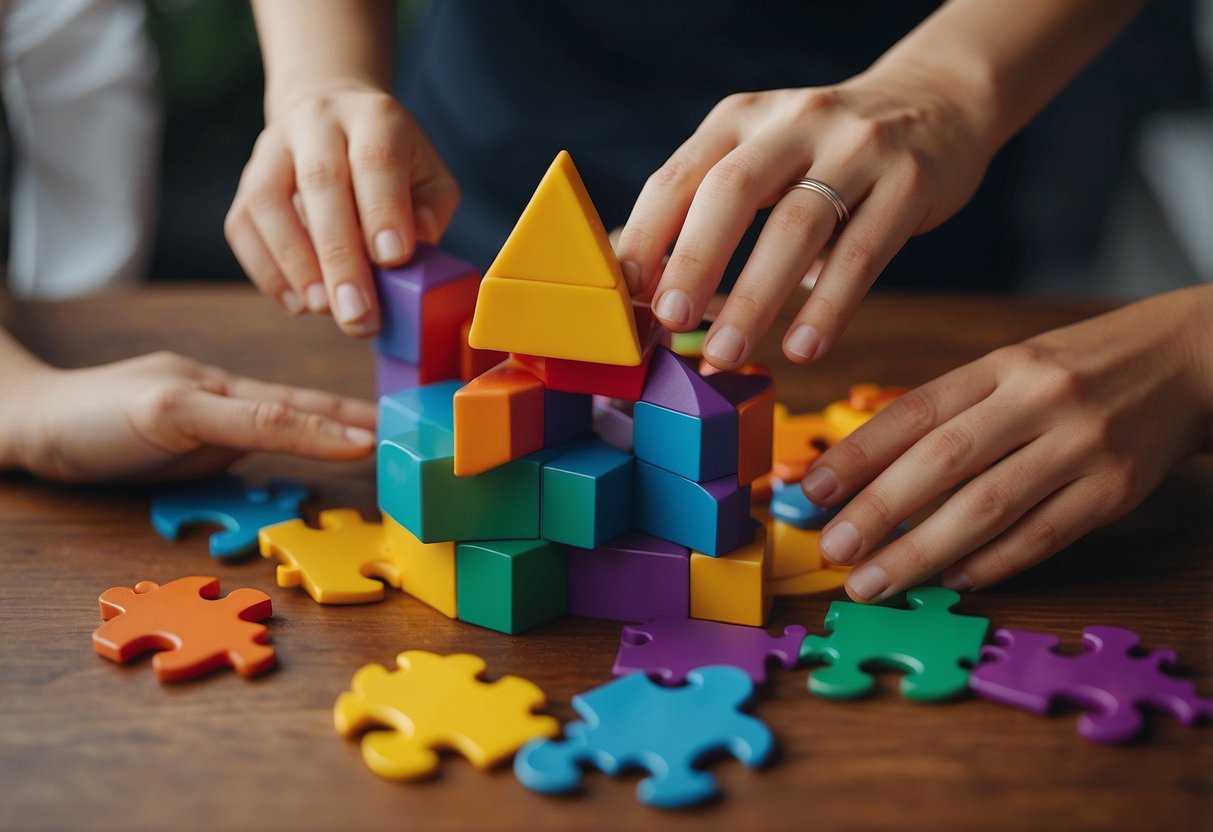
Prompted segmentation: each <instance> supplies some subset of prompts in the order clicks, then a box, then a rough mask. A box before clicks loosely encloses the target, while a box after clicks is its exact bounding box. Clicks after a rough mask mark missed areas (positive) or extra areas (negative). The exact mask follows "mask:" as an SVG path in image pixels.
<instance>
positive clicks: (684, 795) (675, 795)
mask: <svg viewBox="0 0 1213 832" xmlns="http://www.w3.org/2000/svg"><path fill="white" fill-rule="evenodd" d="M753 690H754V685H753V683H752V682H751V681H750V678H749V677H748V676H747V675H746V674H745V671H742V670H738V669H737V668H735V667H704V668H700V669H698V670H693V671H691V672H690V673H689V674H687V684H686V686H684V687H678V688H670V687H662V686H661V685H658V684H657V683H655V682H653V681H652V680H651V679H649V678H648V677H647V676H645V675H644V674H643V673H633V674H632V675H630V676H624V677H623V678H621V679H616V680H614V681H612V682H608V683H607V684H605V685H602V686H601V687H598V688H595V689H594V690H591V691H589V692H587V693H582V694H578V695H577V696H575V697H573V709H574V710H576V711H577V713H578V714H579V715H580V716H581V719H582V721H580V722H572V723H569V724H568V725H566V726H565V739H563V740H535V741H532V742H531V743H529V744H527V745H526V746H524V747H523V748H522V750H521V751H519V752H518V756H517V757H515V758H514V773H515V774H516V775H517V776H518V779H519V781H521V782H522V784H523V785H524V786H526V787H527V788H530V789H534V790H535V791H539V792H548V793H561V792H569V791H572V790H574V789H576V788H577V786H578V785H579V784H580V782H581V768H580V766H582V765H592V766H594V767H595V768H597V769H599V770H600V771H602V772H604V773H605V774H609V775H615V774H619V773H621V772H624V771H627V770H630V769H635V768H641V769H644V770H646V771H647V772H649V776H648V777H646V778H644V779H643V780H641V781H640V783H639V784H638V785H637V787H636V795H637V797H638V798H639V799H640V801H641V802H642V803H647V804H649V805H650V806H658V807H661V808H666V809H671V808H679V807H683V806H692V805H694V804H696V803H702V802H703V801H705V800H708V799H710V798H712V797H714V796H715V795H716V794H717V787H716V779H715V778H714V777H712V775H711V774H708V773H707V772H705V771H700V770H699V769H697V768H696V765H697V764H700V763H701V762H702V761H703V760H704V759H705V758H707V757H709V756H711V755H713V754H715V753H716V752H721V751H724V752H728V753H729V754H731V755H733V756H734V757H736V758H737V759H738V760H740V761H741V762H742V763H743V764H744V765H746V766H750V767H756V766H760V765H762V764H763V763H764V762H766V761H767V759H769V758H770V756H771V753H772V752H773V750H774V747H775V741H774V739H773V737H772V736H771V732H770V730H769V729H768V728H767V727H766V725H764V724H763V723H762V722H761V721H760V720H759V719H757V718H755V717H753V716H750V715H748V714H745V713H741V712H740V710H739V709H740V708H741V707H742V706H743V705H744V704H745V703H746V702H747V701H748V700H749V698H750V696H751V694H752V693H753Z"/></svg>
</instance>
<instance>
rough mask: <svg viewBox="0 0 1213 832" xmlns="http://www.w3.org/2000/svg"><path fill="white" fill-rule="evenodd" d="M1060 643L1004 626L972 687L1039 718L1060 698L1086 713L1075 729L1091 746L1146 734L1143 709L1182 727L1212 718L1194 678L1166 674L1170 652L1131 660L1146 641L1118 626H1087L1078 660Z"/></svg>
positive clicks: (1211, 705) (1212, 703)
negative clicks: (1166, 716) (1172, 719)
mask: <svg viewBox="0 0 1213 832" xmlns="http://www.w3.org/2000/svg"><path fill="white" fill-rule="evenodd" d="M1059 641H1060V639H1058V637H1057V636H1055V635H1052V634H1050V633H1035V632H1031V631H1028V630H1006V629H1000V630H998V631H996V632H995V633H994V644H993V645H987V646H986V647H985V648H983V649H982V658H983V660H984V661H983V663H982V664H981V665H979V666H978V667H977V669H976V670H974V671H973V675H972V676H971V677H970V678H969V686H970V687H971V688H972V689H973V690H974V691H976V692H977V693H979V694H980V695H981V696H983V697H985V698H986V699H990V700H993V701H995V702H999V703H1001V704H1003V705H1009V706H1010V707H1013V708H1022V709H1023V710H1026V711H1032V712H1033V713H1037V714H1044V713H1047V712H1048V710H1049V706H1050V705H1051V704H1052V703H1053V702H1055V701H1061V702H1068V703H1071V704H1073V705H1077V706H1079V707H1082V708H1088V709H1090V710H1091V711H1092V712H1091V713H1086V714H1083V716H1082V718H1081V719H1079V721H1078V732H1079V733H1080V734H1082V735H1083V736H1084V737H1086V738H1087V739H1089V740H1093V741H1094V742H1123V741H1125V740H1128V739H1132V737H1133V736H1134V735H1136V734H1137V732H1138V731H1139V730H1141V725H1142V718H1141V713H1140V712H1139V711H1138V708H1139V706H1143V705H1144V706H1148V707H1150V708H1152V709H1156V710H1162V711H1166V712H1167V713H1170V714H1171V715H1172V716H1174V717H1175V718H1176V719H1178V720H1179V721H1180V722H1181V723H1183V724H1184V725H1191V724H1192V723H1194V722H1196V721H1197V720H1198V719H1200V718H1201V717H1204V718H1206V719H1208V718H1213V699H1208V698H1204V697H1200V696H1198V695H1197V694H1196V686H1195V684H1194V683H1193V682H1192V681H1191V680H1190V679H1179V678H1176V677H1173V676H1168V675H1166V674H1165V673H1164V672H1163V671H1164V670H1169V669H1171V668H1173V667H1174V665H1175V653H1174V652H1173V651H1171V650H1156V651H1155V652H1153V653H1149V654H1147V655H1145V656H1135V655H1132V652H1131V651H1133V650H1134V649H1135V648H1137V647H1138V646H1139V644H1140V643H1141V640H1140V638H1139V637H1138V635H1137V634H1136V633H1134V632H1133V631H1131V630H1124V629H1121V628H1120V627H1086V628H1085V629H1083V631H1082V642H1083V652H1082V653H1080V654H1079V655H1077V656H1063V655H1060V654H1058V653H1057V652H1056V648H1057V645H1058V643H1059Z"/></svg>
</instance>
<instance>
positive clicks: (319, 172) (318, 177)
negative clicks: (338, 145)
mask: <svg viewBox="0 0 1213 832" xmlns="http://www.w3.org/2000/svg"><path fill="white" fill-rule="evenodd" d="M295 175H296V177H297V182H298V185H299V188H300V190H305V191H316V190H324V189H326V188H335V187H338V186H339V185H343V184H345V179H346V169H345V165H343V164H341V163H339V162H337V161H335V160H333V159H309V160H308V161H307V162H305V163H303V164H302V165H300V166H299V168H298V171H297V172H296V174H295Z"/></svg>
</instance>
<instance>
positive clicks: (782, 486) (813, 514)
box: [771, 477, 842, 529]
mask: <svg viewBox="0 0 1213 832" xmlns="http://www.w3.org/2000/svg"><path fill="white" fill-rule="evenodd" d="M771 484H772V493H771V516H772V517H774V518H775V519H776V520H781V521H783V522H784V523H787V524H788V525H789V526H795V527H796V528H798V529H820V528H822V527H823V526H824V525H825V524H826V523H828V522H830V520H831V519H833V517H834V515H835V514H837V513H838V512H839V510H840V509H841V508H842V507H841V506H836V507H834V508H826V507H825V506H819V505H817V503H814V502H813V501H812V500H810V499H809V498H808V497H806V496H805V494H804V490H803V489H802V488H801V487H800V483H798V482H797V483H782V482H780V481H779V480H777V479H775V478H773V477H772V479H771Z"/></svg>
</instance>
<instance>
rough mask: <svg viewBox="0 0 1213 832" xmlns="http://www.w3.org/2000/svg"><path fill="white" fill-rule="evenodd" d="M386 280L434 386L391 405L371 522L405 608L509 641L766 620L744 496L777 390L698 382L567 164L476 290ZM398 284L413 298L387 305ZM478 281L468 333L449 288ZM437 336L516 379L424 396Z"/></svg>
mask: <svg viewBox="0 0 1213 832" xmlns="http://www.w3.org/2000/svg"><path fill="white" fill-rule="evenodd" d="M456 264H458V265H456ZM453 274H460V275H462V276H458V277H453V278H449V279H446V278H447V277H449V276H450V275H453ZM438 275H443V276H444V277H443V278H439V277H438ZM379 279H380V282H381V288H380V292H381V298H382V299H383V300H384V302H385V304H388V305H391V304H398V309H406V310H412V309H419V310H421V311H420V313H418V314H417V315H414V314H413V313H412V312H411V311H409V312H407V313H406V316H405V320H407V321H408V322H409V323H411V324H413V327H414V329H416V330H417V331H420V332H421V333H422V334H421V337H420V341H421V350H420V352H419V353H414V354H415V355H417V356H418V358H417V359H416V360H418V361H419V362H420V364H419V365H418V366H420V367H421V370H419V371H418V372H417V373H415V374H414V375H413V376H412V377H410V378H409V379H408V380H409V381H418V382H423V383H422V384H421V386H410V387H409V388H408V389H403V390H400V391H398V392H390V393H387V394H386V395H384V397H383V398H382V399H381V401H380V426H379V429H380V436H381V443H380V448H379V502H380V507H381V509H382V511H383V513H384V515H385V523H386V524H387V526H388V529H389V534H390V535H391V537H392V542H391V545H392V547H393V548H394V549H395V550H396V557H397V560H399V561H400V562H401V563H402V572H403V579H402V588H403V589H404V590H405V591H407V592H409V593H411V594H413V595H414V596H416V597H418V598H420V599H421V600H423V601H425V602H426V603H429V604H430V605H431V606H433V607H435V608H436V609H439V610H441V611H442V612H444V613H445V614H447V615H451V616H457V617H458V618H459V619H461V620H464V621H468V622H471V623H474V624H479V625H481V626H485V627H489V628H492V629H495V630H499V631H502V632H506V633H516V632H520V631H522V630H525V629H528V628H530V627H533V626H536V625H538V624H541V623H543V622H545V621H547V620H550V619H552V618H555V617H557V616H560V615H563V614H565V613H572V614H575V615H584V616H592V617H601V618H611V619H617V620H627V621H639V620H645V619H647V618H651V617H653V616H679V617H686V616H688V615H692V616H696V617H704V618H713V619H717V620H722V621H731V622H735V623H745V624H762V623H764V622H765V619H766V615H767V612H768V610H769V600H768V593H767V589H766V587H765V586H764V580H765V578H766V577H768V575H769V568H770V560H769V558H768V557H767V545H766V541H767V535H766V533H765V528H764V527H763V526H762V525H761V524H759V523H757V522H756V521H755V520H754V519H753V518H752V517H751V512H750V483H751V482H753V481H754V480H755V479H756V478H758V477H761V476H765V475H767V474H768V472H769V471H770V468H771V459H772V453H771V448H772V429H773V413H774V388H773V385H772V382H771V379H770V378H768V377H766V376H764V375H742V374H730V373H718V374H715V375H712V376H710V377H704V376H701V375H700V374H699V373H698V372H697V371H696V370H695V369H694V368H693V367H692V366H691V365H690V364H688V363H687V362H686V361H685V360H684V359H682V358H680V357H679V356H677V355H675V354H674V353H672V352H671V351H670V350H669V349H667V348H666V347H665V346H664V343H663V335H664V334H665V333H664V331H663V330H662V329H661V328H660V327H659V326H658V325H657V324H656V323H655V322H654V320H653V318H652V316H651V315H649V314H647V313H642V314H639V315H638V314H637V311H636V310H635V309H634V307H633V305H632V302H631V299H630V297H629V295H628V291H627V287H626V285H625V283H624V281H623V277H622V274H621V272H620V269H619V263H618V261H617V260H616V258H615V255H614V252H613V251H612V250H611V247H610V244H609V242H608V241H607V237H606V233H605V230H604V229H603V227H602V223H601V221H600V220H599V218H598V215H597V212H596V211H595V209H594V206H593V204H592V203H591V201H590V199H589V196H588V195H587V193H586V191H585V187H584V185H583V184H582V182H581V178H580V176H579V175H578V174H577V171H576V169H575V168H574V167H573V164H572V161H571V159H569V157H568V154H567V153H561V154H560V155H559V156H558V157H557V158H556V161H555V162H554V163H553V164H552V166H551V168H550V169H549V170H548V172H547V174H546V175H545V176H544V178H543V180H542V182H541V183H540V185H539V187H538V189H537V190H536V192H535V195H534V197H533V198H532V200H531V202H530V203H529V204H528V206H527V208H526V209H525V211H524V212H523V214H522V216H521V217H520V218H519V221H518V224H517V226H516V227H515V229H514V231H513V233H512V234H511V235H510V237H509V239H508V240H507V241H506V243H505V245H504V246H503V248H502V250H501V252H500V254H499V255H498V257H497V259H496V260H495V261H494V262H493V264H492V265H491V266H490V267H489V269H488V270H487V271H486V273H485V277H484V279H483V281H480V280H479V279H478V277H477V276H476V275H475V271H474V270H472V269H470V267H468V266H467V265H466V264H459V261H457V260H456V259H455V258H452V257H450V256H449V255H446V254H444V253H442V252H438V251H436V250H433V249H425V250H422V251H421V252H420V253H419V255H418V257H417V258H414V259H413V261H411V262H410V263H409V264H408V266H406V267H405V268H404V269H400V270H395V271H394V272H390V273H383V274H380V276H379ZM389 280H391V281H394V282H395V283H400V284H404V285H408V286H410V287H415V288H412V289H410V290H409V291H410V293H411V294H403V295H401V294H393V293H392V292H391V291H390V290H389V289H387V288H384V285H383V284H384V283H386V282H388V281H389ZM476 283H478V284H479V291H478V294H477V295H476V297H475V304H474V316H473V317H472V320H471V324H470V328H468V327H465V326H464V324H463V322H462V320H459V319H460V316H461V315H462V314H463V313H465V312H466V304H467V299H466V297H465V296H464V295H463V294H462V293H461V292H462V291H465V290H455V289H449V290H448V289H447V288H446V287H448V286H453V285H461V286H462V285H464V284H466V286H467V287H472V286H475V285H476ZM444 291H445V292H447V294H445V295H441V296H440V297H438V298H434V299H431V298H430V295H431V294H437V293H441V292H444ZM456 296H457V298H458V300H457V301H455V300H452V298H455V297H456ZM408 304H411V306H410V305H408ZM455 306H457V307H458V312H456V311H455V310H454V308H453V307H455ZM398 309H391V310H385V316H386V317H385V319H391V320H393V321H395V320H399V319H400V318H401V315H400V314H399V311H398ZM431 310H433V311H434V314H436V315H439V317H440V322H439V324H437V325H431V324H430V323H429V322H428V320H427V318H428V315H429V314H430V311H431ZM417 318H419V320H417ZM457 323H458V325H457ZM461 327H462V328H464V329H465V330H467V331H468V336H467V338H466V341H460V340H458V339H459V336H458V331H459V329H460V328H461ZM427 331H429V332H434V333H437V332H439V331H441V333H442V335H441V336H438V335H435V336H434V337H435V338H436V339H437V338H439V337H441V338H443V339H446V340H445V341H444V343H446V344H447V346H448V348H449V349H452V350H454V351H455V352H456V353H459V354H462V355H463V356H464V357H465V361H464V363H465V364H467V363H470V360H469V359H468V358H467V357H468V356H480V355H491V354H493V353H496V355H497V357H500V358H503V359H504V360H500V361H498V362H496V363H495V364H494V365H493V366H492V367H491V368H488V369H486V370H484V371H483V372H479V373H478V374H476V375H475V376H474V377H472V378H470V379H469V380H467V382H466V383H463V381H461V380H453V381H452V380H446V381H432V380H431V379H432V377H431V376H428V375H427V372H428V369H427V368H428V366H429V365H427V361H430V360H431V359H432V360H434V361H435V362H436V363H435V364H434V366H435V367H439V364H438V363H437V362H438V359H436V358H433V353H430V352H427V351H426V349H425V346H426V341H425V333H426V332H427ZM395 335H397V333H395V332H392V331H389V332H388V333H387V334H386V335H385V337H384V339H383V342H382V343H381V345H380V353H381V358H380V360H381V362H382V361H383V360H384V358H383V355H382V354H383V353H384V352H386V348H385V346H384V344H387V343H395V341H393V340H392V337H393V336H395ZM412 338H413V334H412V333H409V334H408V335H407V337H404V338H402V339H400V340H403V341H404V342H408V341H409V340H410V339H412ZM396 355H397V354H393V358H395V357H396ZM452 371H457V368H455V367H454V365H453V364H451V363H449V362H448V363H447V364H446V365H444V366H441V367H439V369H435V370H434V372H442V373H451V372H452ZM380 378H381V383H382V380H383V378H384V376H383V375H382V374H381V376H380ZM386 392H387V391H385V393H386ZM632 405H634V408H633V407H632ZM629 409H631V413H630V414H629V413H628V412H627V411H628V410H629ZM633 445H634V454H633V453H632V452H630V450H629V449H630V448H632V447H633Z"/></svg>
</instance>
